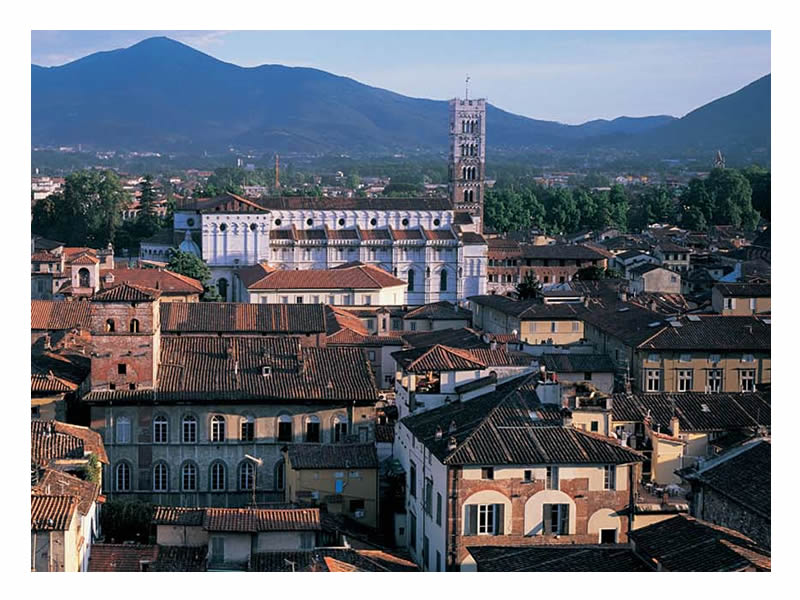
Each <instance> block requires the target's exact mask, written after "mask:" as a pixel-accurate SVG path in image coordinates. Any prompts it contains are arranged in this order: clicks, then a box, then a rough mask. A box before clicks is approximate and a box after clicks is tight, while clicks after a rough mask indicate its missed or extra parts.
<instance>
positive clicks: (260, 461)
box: [244, 454, 264, 508]
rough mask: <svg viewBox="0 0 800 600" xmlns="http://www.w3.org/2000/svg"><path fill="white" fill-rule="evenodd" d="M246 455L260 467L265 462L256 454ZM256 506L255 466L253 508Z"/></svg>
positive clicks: (254, 471)
mask: <svg viewBox="0 0 800 600" xmlns="http://www.w3.org/2000/svg"><path fill="white" fill-rule="evenodd" d="M244 457H245V458H246V459H247V460H249V461H250V462H253V463H255V464H256V465H258V466H259V467H260V466H261V465H263V464H264V461H263V460H261V459H260V458H256V457H255V456H250V455H249V454H245V455H244ZM255 506H256V470H255V467H254V468H253V508H255Z"/></svg>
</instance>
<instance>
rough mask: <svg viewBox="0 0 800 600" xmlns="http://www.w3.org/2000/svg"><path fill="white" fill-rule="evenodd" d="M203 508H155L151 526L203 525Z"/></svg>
mask: <svg viewBox="0 0 800 600" xmlns="http://www.w3.org/2000/svg"><path fill="white" fill-rule="evenodd" d="M205 511H206V509H204V508H184V507H180V506H156V507H154V509H153V521H152V522H153V525H186V526H192V525H194V526H198V527H199V526H200V525H202V524H203V516H204V515H205Z"/></svg>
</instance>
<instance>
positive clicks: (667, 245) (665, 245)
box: [658, 241, 692, 253]
mask: <svg viewBox="0 0 800 600" xmlns="http://www.w3.org/2000/svg"><path fill="white" fill-rule="evenodd" d="M658 249H659V250H661V251H662V252H683V253H687V252H691V251H692V250H691V248H685V247H683V246H679V245H678V244H676V243H674V242H670V241H665V242H659V243H658Z"/></svg>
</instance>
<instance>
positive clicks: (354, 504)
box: [350, 499, 365, 513]
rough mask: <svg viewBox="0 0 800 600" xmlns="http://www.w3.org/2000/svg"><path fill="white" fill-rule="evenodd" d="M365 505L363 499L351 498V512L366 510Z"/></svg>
mask: <svg viewBox="0 0 800 600" xmlns="http://www.w3.org/2000/svg"><path fill="white" fill-rule="evenodd" d="M364 506H365V503H364V500H363V499H358V500H350V512H351V513H354V512H356V511H357V510H364Z"/></svg>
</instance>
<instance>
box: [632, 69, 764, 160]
mask: <svg viewBox="0 0 800 600" xmlns="http://www.w3.org/2000/svg"><path fill="white" fill-rule="evenodd" d="M771 101H772V93H771V76H770V75H765V76H764V77H762V78H760V79H757V80H756V81H754V82H753V83H751V84H749V85H747V86H745V87H743V88H742V89H740V90H738V91H736V92H734V93H732V94H730V95H728V96H724V97H722V98H719V99H718V100H714V101H713V102H710V103H708V104H705V105H704V106H701V107H700V108H698V109H696V110H693V111H692V112H690V113H688V114H687V115H686V116H684V117H682V118H680V119H676V120H674V121H672V122H670V123H667V124H666V125H663V126H662V127H658V128H655V129H651V130H650V131H648V132H645V133H643V134H642V135H641V136H638V137H637V139H636V140H635V141H634V142H633V144H632V145H633V147H635V148H638V149H642V150H649V151H651V152H652V151H654V150H655V149H659V150H660V151H661V152H673V153H674V152H683V153H691V154H698V155H706V156H712V154H713V153H714V152H715V151H716V150H718V149H722V150H723V152H724V153H725V154H727V155H728V156H732V155H741V154H746V153H763V154H766V155H767V156H768V155H769V151H770V140H771V138H770V126H771Z"/></svg>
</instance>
